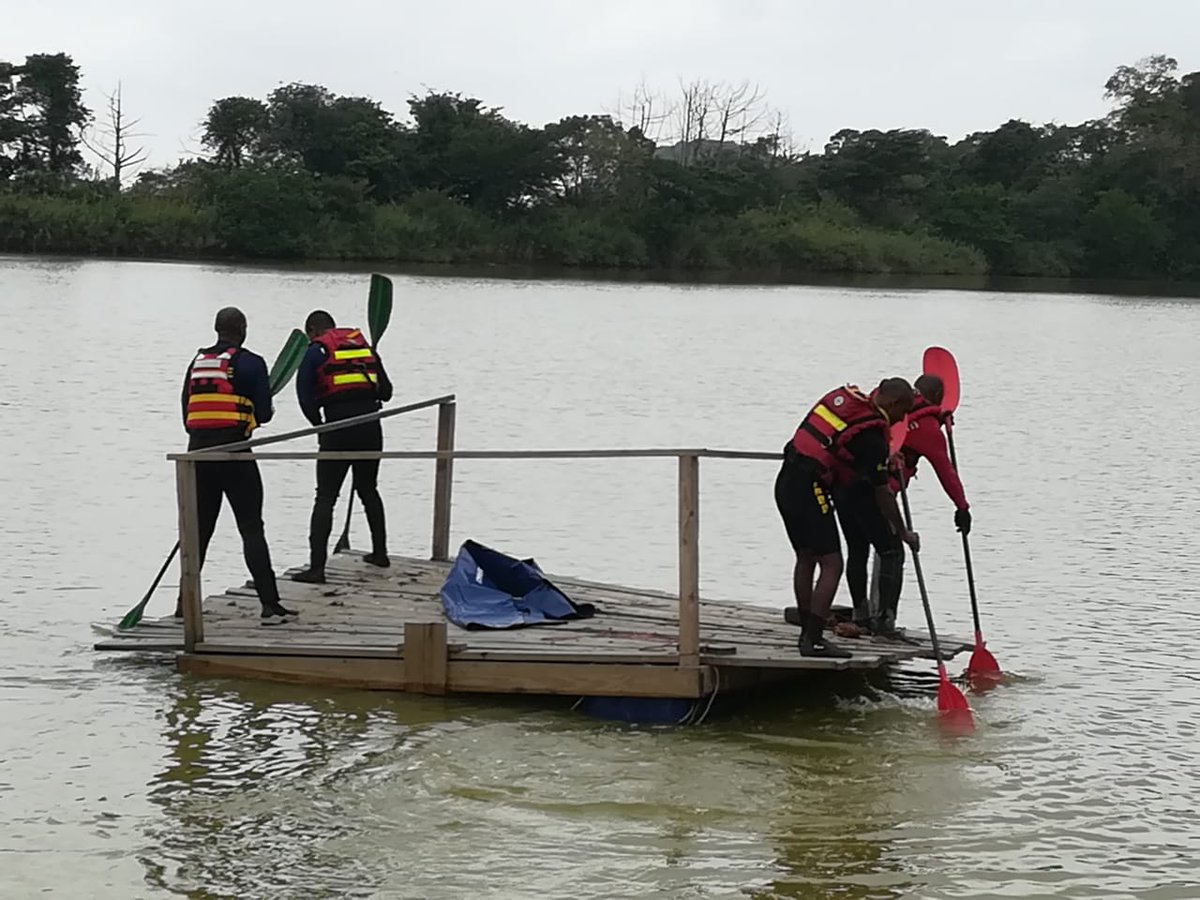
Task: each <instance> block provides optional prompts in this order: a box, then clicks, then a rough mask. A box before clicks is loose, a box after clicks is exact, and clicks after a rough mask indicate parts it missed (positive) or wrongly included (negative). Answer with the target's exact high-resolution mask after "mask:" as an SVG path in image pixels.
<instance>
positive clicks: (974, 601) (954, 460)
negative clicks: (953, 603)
mask: <svg viewBox="0 0 1200 900" xmlns="http://www.w3.org/2000/svg"><path fill="white" fill-rule="evenodd" d="M946 440H947V441H948V442H949V444H950V464H951V465H952V466H954V471H956V472H957V471H958V456H957V455H956V454H955V452H954V428H953V427H952V426H951V425H950V423H949V422H947V423H946ZM962 545H963V560H964V562H966V564H967V590H968V591H969V592H970V594H971V617H972V618H973V619H974V620H975V633H976V634H982V633H983V629H982V628H981V627H980V625H979V599H978V597H976V596H975V570H974V568H972V566H971V542H970V540H969V539H968V538H967V536H966V535H965V534H964V535H963V536H962Z"/></svg>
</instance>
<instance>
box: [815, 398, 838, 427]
mask: <svg viewBox="0 0 1200 900" xmlns="http://www.w3.org/2000/svg"><path fill="white" fill-rule="evenodd" d="M813 412H815V413H816V414H817V415H818V416H820V417H821V418H822V419H824V420H825V421H826V422H827V423H828V424H829V426H830V427H831V428H833V429H834V430H835V431H845V430H846V423H845V422H844V421H842V420H841V419H840V418H839V417H838V416H836V415H835V414H834V413H833V411H832V410H831V409H829V407H827V406H826V405H825V404H824V403H818V404H817V406H816V408H815V409H814V410H813Z"/></svg>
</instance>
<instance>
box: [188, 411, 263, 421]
mask: <svg viewBox="0 0 1200 900" xmlns="http://www.w3.org/2000/svg"><path fill="white" fill-rule="evenodd" d="M187 417H188V421H189V422H190V421H192V420H195V421H197V422H253V421H254V415H253V413H243V412H189V413H188V414H187Z"/></svg>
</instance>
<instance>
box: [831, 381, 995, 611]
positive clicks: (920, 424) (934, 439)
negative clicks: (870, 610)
mask: <svg viewBox="0 0 1200 900" xmlns="http://www.w3.org/2000/svg"><path fill="white" fill-rule="evenodd" d="M913 386H914V387H915V388H916V389H917V395H916V398H915V399H914V401H913V408H912V410H911V411H910V412H909V414H908V430H907V431H906V432H905V436H904V443H903V445H901V448H900V453H899V456H900V459H899V463H900V466H899V468H900V470H901V472H902V474H903V477H904V484H905V486H906V487H907V486H908V485H909V484H910V483H911V482H912V479H913V478H915V477H916V474H917V463H919V462H920V461H921V459H922V458H925V459H928V460H929V464H930V465H931V466H932V467H933V471H934V474H936V475H937V477H938V481H939V482H941V485H942V490H943V491H945V492H946V496H947V497H949V498H950V502H951V503H953V504H954V527H955V528H956V529H957V530H958V531H961V532H962V533H963V534H970V533H971V510H970V506H969V505H968V503H967V495H966V492H965V491H964V490H963V485H962V480H961V479H960V478H959V477H958V471H957V470H956V469H955V468H954V462H953V460H951V458H950V451H949V448H948V446H947V443H946V435H945V432H944V431H943V428H944V426H945V425H946V424H947V423H948V422H949V421H950V419H951V416H950V413H948V412H945V411H943V410H942V398H943V396H944V391H945V386H944V385H943V384H942V379H941V378H939V377H938V376H936V375H921V376H920V377H919V378H917V380H916V381H915V382H914V383H913ZM899 477H900V476H899V473H897V472H895V470H893V474H892V477H891V487H892V492H893V493H899V492H900V481H899ZM855 561H856V557H855V553H854V551H853V549H851V550H849V551H848V552H847V571H846V581H847V582H851V583H852V584H853V582H852V581H851V571H850V570H851V568H852V567H853V566H854V565H855ZM861 564H862V567H863V569H864V570H865V567H866V548H865V547H864V548H863V549H862V563H861ZM872 574H873V582H872V585H871V595H872V599H873V600H874V601H875V603H876V604H877V605H878V602H879V590H878V581H879V577H880V560H879V557H878V556H876V557H875V565H874V570H873V573H872ZM856 577H861V578H862V579H864V580H865V578H866V576H865V574H863V575H861V576H856ZM852 590H853V588H852ZM898 599H899V593H898V592H897V600H898ZM880 616H881V618H883V620H884V622H883V624H884V627H885V629H886V628H887V627H889V626H890V627H891V628H892V629H894V628H895V621H896V609H895V608H894V607H893V608H890V609H887V610H880Z"/></svg>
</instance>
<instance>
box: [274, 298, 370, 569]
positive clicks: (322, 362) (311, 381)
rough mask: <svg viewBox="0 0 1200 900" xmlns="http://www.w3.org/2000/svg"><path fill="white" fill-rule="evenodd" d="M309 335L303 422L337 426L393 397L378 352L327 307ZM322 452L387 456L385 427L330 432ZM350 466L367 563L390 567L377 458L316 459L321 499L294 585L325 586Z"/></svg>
mask: <svg viewBox="0 0 1200 900" xmlns="http://www.w3.org/2000/svg"><path fill="white" fill-rule="evenodd" d="M304 331H305V333H306V334H307V335H308V339H309V340H310V341H311V343H310V344H309V347H308V352H307V353H306V354H305V355H304V359H303V360H302V361H301V362H300V369H299V370H298V371H297V373H296V397H297V399H298V400H299V401H300V409H301V411H302V412H303V413H304V417H305V418H306V419H308V421H309V422H311V423H312V424H313V425H321V424H323V423H322V419H321V412H322V409H323V410H324V413H325V418H324V422H325V423H330V422H339V421H341V420H343V419H352V418H354V417H355V416H361V415H366V414H368V413H372V412H376V411H378V410H379V409H381V408H382V404H383V403H386V402H387V401H389V400H391V399H392V382H391V381H390V380H389V379H388V376H387V372H386V371H384V368H383V362H382V360H380V358H379V356H378V354H377V353H376V352H375V351H374V350H372V349H371V347H370V346H369V345H368V344H367V340H366V338H365V337H364V336H363V333H362V331H360V330H359V329H357V328H337V327H336V326H335V324H334V321H333V316H331V315H330V314H329V313H327V312H326V311H325V310H323V309H318V310H315V311H313V312H311V313H309V316H308V319H306V320H305V322H304ZM317 440H318V447H319V448H320V449H321V450H323V451H339V450H342V451H348V450H382V449H383V426H382V425H381V424H380V423H379V422H378V421H374V422H366V423H364V424H361V425H351V426H349V427H348V428H343V429H339V430H336V431H328V432H325V433H324V434H321V435H319V436H318V438H317ZM351 468H353V470H354V476H353V479H352V482H351V483H352V485H353V490H354V491H355V492H356V493H357V494H358V497H359V499H360V500H361V501H362V505H363V511H364V512H366V514H367V524H368V525H369V526H370V529H371V552H370V553H368V554H367V555H366V556H364V557H363V560H364V561H365V562H368V563H370V564H371V565H373V566H380V567H383V568H386V567H387V566H389V565H391V561H390V560H389V559H388V551H387V526H386V523H385V519H384V512H383V499H382V498H381V497H380V496H379V487H378V481H379V460H377V459H360V460H354V461H350V460H340V459H333V460H329V459H321V460H317V496H316V501H315V502H314V503H313V511H312V518H311V520H310V522H309V528H308V542H309V565H308V568H307V569H305V570H304V571H302V572H297V573H296V574H294V575H293V576H292V579H293V580H294V581H302V582H307V583H309V584H324V583H325V562H326V560H327V559H328V554H329V534H330V532H331V531H332V530H333V506H334V503H336V502H337V498H338V494H339V493H340V492H341V489H342V484H343V482H345V480H346V473H347V472H348V471H350V469H351Z"/></svg>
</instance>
